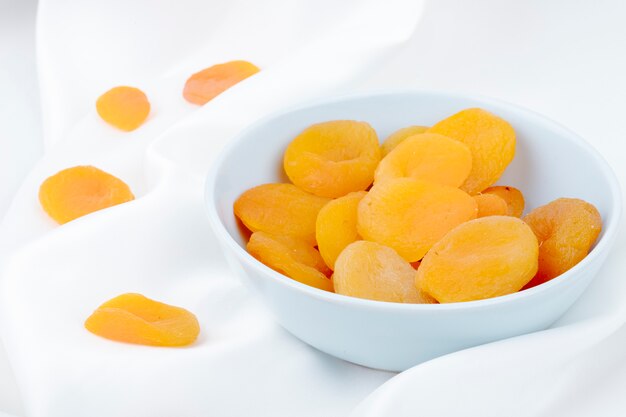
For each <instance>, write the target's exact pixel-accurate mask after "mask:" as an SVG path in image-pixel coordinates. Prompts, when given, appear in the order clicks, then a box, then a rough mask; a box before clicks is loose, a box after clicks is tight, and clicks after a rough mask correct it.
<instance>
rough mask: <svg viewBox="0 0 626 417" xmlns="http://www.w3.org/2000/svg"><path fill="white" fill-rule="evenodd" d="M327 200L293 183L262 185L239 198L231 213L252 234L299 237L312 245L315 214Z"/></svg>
mask: <svg viewBox="0 0 626 417" xmlns="http://www.w3.org/2000/svg"><path fill="white" fill-rule="evenodd" d="M328 201H330V200H329V199H328V198H323V197H318V196H315V195H312V194H309V193H307V192H304V191H302V190H301V189H299V188H298V187H296V186H295V185H293V184H263V185H259V186H257V187H254V188H251V189H249V190H247V191H246V192H244V193H243V194H242V195H241V196H239V198H238V199H237V200H236V201H235V205H234V211H235V215H236V216H237V217H239V219H240V220H241V221H242V223H243V224H244V225H245V226H246V227H247V228H248V229H250V230H252V231H253V232H257V231H263V232H268V233H271V234H273V235H287V236H294V237H299V238H301V239H303V240H305V241H306V242H307V243H310V244H312V245H313V244H315V221H316V220H317V213H318V212H319V211H320V210H321V208H322V207H324V205H325V204H326V203H328Z"/></svg>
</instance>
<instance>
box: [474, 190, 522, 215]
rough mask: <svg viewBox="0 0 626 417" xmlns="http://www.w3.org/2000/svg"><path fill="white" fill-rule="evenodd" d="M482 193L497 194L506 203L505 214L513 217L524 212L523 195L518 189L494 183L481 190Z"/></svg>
mask: <svg viewBox="0 0 626 417" xmlns="http://www.w3.org/2000/svg"><path fill="white" fill-rule="evenodd" d="M482 193H483V194H493V195H497V196H498V197H500V198H501V199H503V200H504V202H505V203H506V205H507V215H508V216H513V217H522V213H523V212H524V205H525V201H524V195H523V194H522V192H521V191H520V190H518V189H517V188H515V187H511V186H509V185H495V186H493V187H489V188H487V189H485V190H483V192H482Z"/></svg>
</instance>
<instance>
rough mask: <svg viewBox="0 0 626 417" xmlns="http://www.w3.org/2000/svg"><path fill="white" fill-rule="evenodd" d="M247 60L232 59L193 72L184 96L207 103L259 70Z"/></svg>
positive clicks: (196, 102)
mask: <svg viewBox="0 0 626 417" xmlns="http://www.w3.org/2000/svg"><path fill="white" fill-rule="evenodd" d="M259 71H260V70H259V68H258V67H257V66H256V65H254V64H251V63H250V62H247V61H230V62H225V63H223V64H217V65H213V66H212V67H209V68H205V69H203V70H202V71H200V72H196V73H195V74H193V75H192V76H191V77H189V79H188V80H187V82H186V83H185V88H184V89H183V97H185V100H187V101H189V102H190V103H193V104H200V105H202V104H206V103H207V102H209V101H210V100H212V99H213V98H215V97H217V96H218V95H220V94H222V93H223V92H224V91H226V90H228V89H229V88H230V87H232V86H233V85H235V84H237V83H239V82H241V81H243V80H245V79H246V78H248V77H250V76H252V75H254V74H256V73H257V72H259Z"/></svg>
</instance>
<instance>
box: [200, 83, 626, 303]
mask: <svg viewBox="0 0 626 417" xmlns="http://www.w3.org/2000/svg"><path fill="white" fill-rule="evenodd" d="M415 95H419V96H433V97H435V96H436V97H438V98H442V97H443V98H446V99H452V100H454V99H464V100H469V101H475V102H477V103H476V104H477V106H479V105H487V106H493V107H495V108H502V109H506V110H507V111H510V112H516V113H520V114H521V115H522V117H524V118H531V119H533V121H534V122H536V123H541V124H544V125H545V126H547V127H548V128H549V129H551V130H554V131H555V132H557V133H558V134H559V135H561V136H566V137H567V140H569V141H571V142H572V143H573V144H575V145H577V146H579V147H581V148H583V150H584V151H586V152H587V153H588V154H589V155H590V156H591V157H592V158H593V159H594V161H595V163H596V165H598V166H599V168H600V170H601V172H602V174H603V176H604V179H605V181H606V182H607V183H608V185H609V189H610V192H611V198H612V201H611V204H610V207H609V209H608V213H610V214H611V216H610V218H609V222H607V223H604V219H603V231H602V232H603V234H602V236H601V238H600V239H599V240H598V241H597V242H596V244H595V246H594V248H593V249H592V250H591V252H590V253H589V254H588V255H587V256H586V257H585V258H584V259H583V260H582V261H580V262H579V263H578V264H576V265H575V266H574V267H572V268H571V269H569V270H568V271H566V272H565V273H563V274H561V275H559V276H558V277H556V278H553V279H552V280H550V281H548V282H545V283H543V284H541V285H537V286H535V287H533V288H529V289H526V290H524V291H518V292H515V293H512V294H507V295H502V296H498V297H493V298H487V299H483V300H474V301H463V302H454V303H442V304H411V303H395V302H388V301H377V300H370V299H365V298H357V297H351V296H346V295H342V294H337V293H334V292H328V291H324V290H320V289H318V288H314V287H311V286H308V285H306V284H302V283H300V282H298V281H296V280H294V279H291V278H289V277H287V276H285V275H283V274H281V273H279V272H277V271H274V270H273V269H271V268H270V267H268V266H266V265H264V264H263V263H261V262H260V261H258V260H257V259H255V258H254V257H253V256H252V255H250V254H249V253H248V252H247V251H246V250H245V249H244V248H242V247H241V246H239V244H238V243H237V242H236V241H235V239H234V238H233V237H232V236H231V235H230V233H229V232H228V230H227V229H226V227H225V226H224V224H223V223H222V221H221V220H220V217H219V215H218V211H217V201H216V199H215V188H216V184H217V180H218V175H217V174H218V173H219V171H220V168H221V166H222V165H223V163H224V161H225V160H226V159H227V157H228V156H230V155H231V154H232V153H233V152H234V151H235V150H236V149H237V148H238V147H239V146H240V145H241V144H243V143H245V138H246V137H248V136H249V135H250V133H251V132H254V131H255V130H256V129H258V128H259V127H261V126H263V125H265V124H267V123H268V122H270V121H272V120H274V119H276V118H280V117H285V116H288V115H289V114H291V113H295V112H298V111H305V110H311V109H313V108H316V107H321V106H324V105H330V104H341V103H345V102H353V101H359V100H363V99H372V98H383V97H389V96H415ZM204 204H205V209H206V212H207V214H208V217H209V223H210V224H211V226H212V229H213V232H214V233H215V234H216V236H217V238H218V240H220V241H221V242H223V243H224V244H226V245H227V246H228V248H229V249H231V250H232V251H233V252H234V253H235V254H236V256H237V258H238V259H239V260H241V261H243V262H246V263H247V264H248V265H250V266H251V267H252V268H254V269H259V270H260V271H259V272H260V273H263V274H265V275H267V276H269V277H270V278H271V279H273V280H276V281H277V282H278V283H279V284H282V285H286V286H288V287H290V288H291V289H293V290H295V291H298V292H300V293H304V294H306V295H308V296H310V297H313V298H316V299H318V300H322V301H325V302H330V303H333V304H343V305H349V306H354V307H359V308H369V309H381V308H382V309H391V310H394V311H404V312H412V311H428V312H433V313H434V312H443V311H456V310H466V309H467V310H477V309H485V308H491V307H494V306H497V305H500V304H503V303H515V302H520V301H521V300H524V299H526V298H528V297H533V296H536V295H538V294H541V293H544V292H547V291H551V290H553V289H554V288H556V287H561V286H564V285H568V284H567V283H568V281H569V276H571V275H574V274H576V273H578V271H580V270H582V269H584V268H585V267H586V266H587V265H588V264H590V263H592V262H593V261H594V260H595V259H596V258H598V257H601V256H602V255H603V254H604V252H606V251H608V250H609V249H610V247H611V246H612V244H613V242H614V241H615V239H616V236H617V232H618V231H619V225H620V223H621V215H622V193H621V188H620V185H619V182H618V180H617V177H616V175H615V173H614V171H613V169H612V168H611V166H610V165H609V164H608V162H607V161H606V159H605V158H604V157H603V156H602V155H601V154H600V153H599V152H598V151H597V150H596V149H595V148H594V147H593V146H592V145H591V144H589V143H588V142H587V141H586V140H585V139H583V138H582V137H581V136H580V135H578V134H577V133H575V132H574V131H572V130H570V129H568V128H566V127H565V126H563V125H561V124H560V123H558V122H555V121H554V120H552V119H550V118H548V117H546V116H543V115H542V114H540V113H537V112H535V111H533V110H530V109H527V108H525V107H523V106H519V105H516V104H512V103H509V102H506V101H503V100H500V99H495V98H492V97H488V96H484V95H480V94H469V93H462V92H455V91H450V90H423V89H384V90H370V91H366V92H360V93H356V94H342V95H337V96H330V97H325V98H320V99H316V100H311V101H306V102H303V103H296V104H295V105H292V106H288V107H285V108H283V109H281V110H279V111H276V112H272V113H270V114H268V115H266V116H264V117H262V118H260V119H258V120H256V121H255V122H253V123H251V124H250V125H248V126H247V127H245V128H244V129H242V130H241V131H239V133H237V134H236V135H235V136H233V137H232V138H231V139H230V140H229V142H228V143H227V144H226V145H225V146H224V147H223V148H222V149H221V151H220V152H219V153H218V155H217V156H216V158H215V159H214V161H213V163H212V164H211V167H210V169H209V170H208V173H207V176H206V181H205V193H204Z"/></svg>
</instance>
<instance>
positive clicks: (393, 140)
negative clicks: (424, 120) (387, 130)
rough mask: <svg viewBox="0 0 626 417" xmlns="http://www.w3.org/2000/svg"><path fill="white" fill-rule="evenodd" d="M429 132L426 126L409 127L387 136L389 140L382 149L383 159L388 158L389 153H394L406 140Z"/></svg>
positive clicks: (386, 140)
mask: <svg viewBox="0 0 626 417" xmlns="http://www.w3.org/2000/svg"><path fill="white" fill-rule="evenodd" d="M427 130H428V127H426V126H409V127H404V128H402V129H400V130H396V131H395V132H393V133H392V134H391V135H389V136H387V139H385V141H384V142H383V144H382V146H381V147H380V150H381V152H382V155H383V157H385V156H387V155H388V154H389V152H391V151H393V150H394V148H395V147H396V146H398V145H399V144H400V143H402V142H403V141H404V140H405V139H406V138H409V137H411V136H414V135H418V134H420V133H424V132H426V131H427Z"/></svg>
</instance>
